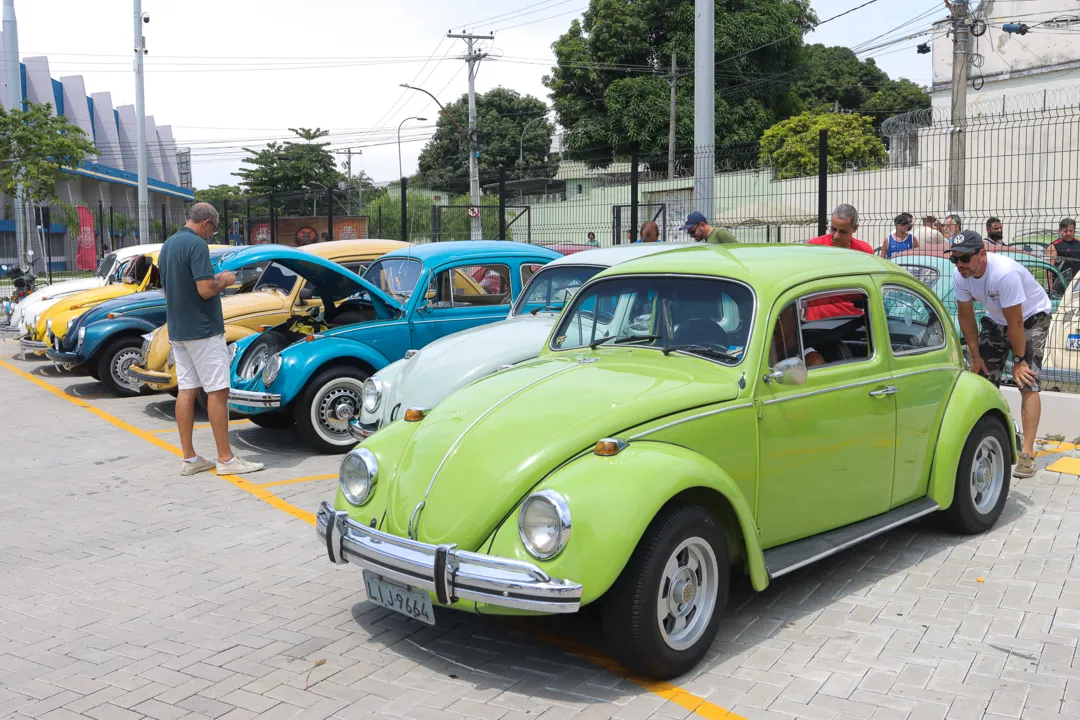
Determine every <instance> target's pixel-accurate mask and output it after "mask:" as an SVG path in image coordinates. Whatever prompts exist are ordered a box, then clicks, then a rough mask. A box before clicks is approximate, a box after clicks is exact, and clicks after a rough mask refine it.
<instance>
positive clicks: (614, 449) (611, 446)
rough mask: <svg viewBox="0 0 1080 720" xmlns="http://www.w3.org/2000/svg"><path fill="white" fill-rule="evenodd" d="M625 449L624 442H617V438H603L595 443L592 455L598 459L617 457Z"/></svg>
mask: <svg viewBox="0 0 1080 720" xmlns="http://www.w3.org/2000/svg"><path fill="white" fill-rule="evenodd" d="M625 449H626V441H625V440H619V439H618V438H604V439H603V440H599V441H597V443H596V449H595V450H593V452H594V453H596V454H597V455H599V456H600V457H610V456H612V455H618V454H619V453H621V452H622V451H623V450H625Z"/></svg>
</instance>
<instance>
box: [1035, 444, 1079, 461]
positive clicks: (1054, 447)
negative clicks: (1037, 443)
mask: <svg viewBox="0 0 1080 720" xmlns="http://www.w3.org/2000/svg"><path fill="white" fill-rule="evenodd" d="M1043 444H1044V445H1046V448H1047V449H1046V450H1039V451H1038V452H1037V453H1035V457H1045V456H1046V455H1056V454H1058V453H1063V452H1069V451H1070V450H1076V449H1077V448H1080V445H1074V444H1072V443H1067V442H1048V443H1043Z"/></svg>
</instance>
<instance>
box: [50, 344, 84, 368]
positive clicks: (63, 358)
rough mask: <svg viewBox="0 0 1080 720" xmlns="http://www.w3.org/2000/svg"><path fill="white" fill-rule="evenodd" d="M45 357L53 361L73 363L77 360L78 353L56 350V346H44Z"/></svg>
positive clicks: (66, 363)
mask: <svg viewBox="0 0 1080 720" xmlns="http://www.w3.org/2000/svg"><path fill="white" fill-rule="evenodd" d="M45 357H47V358H49V359H50V360H52V361H54V362H58V363H64V364H65V365H75V364H76V363H78V362H79V354H78V353H73V352H66V351H64V350H57V349H56V348H45Z"/></svg>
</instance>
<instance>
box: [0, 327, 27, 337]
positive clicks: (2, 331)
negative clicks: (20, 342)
mask: <svg viewBox="0 0 1080 720" xmlns="http://www.w3.org/2000/svg"><path fill="white" fill-rule="evenodd" d="M24 332H26V331H25V330H23V329H22V328H21V327H19V326H18V325H0V338H15V337H19V336H20V335H22V334H23V333H24Z"/></svg>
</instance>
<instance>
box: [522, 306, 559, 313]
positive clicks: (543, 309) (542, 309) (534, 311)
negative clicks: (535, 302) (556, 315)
mask: <svg viewBox="0 0 1080 720" xmlns="http://www.w3.org/2000/svg"><path fill="white" fill-rule="evenodd" d="M545 310H554V311H556V312H558V311H559V310H562V308H561V307H555V306H554V305H545V306H544V307H538V308H536V309H535V310H530V311H529V314H530V315H535V314H536V313H538V312H543V311H545Z"/></svg>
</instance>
